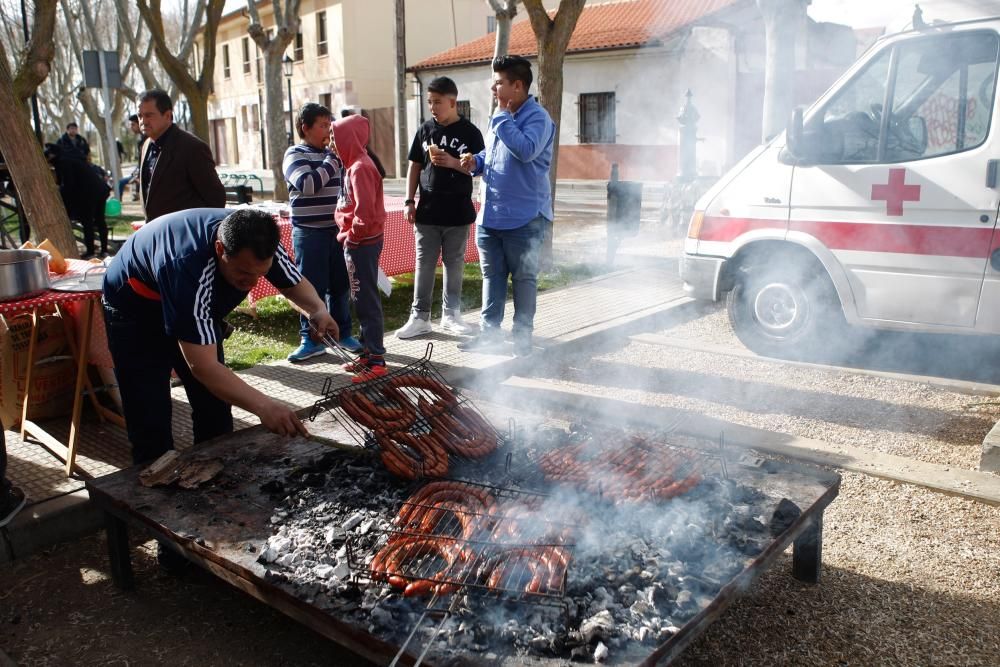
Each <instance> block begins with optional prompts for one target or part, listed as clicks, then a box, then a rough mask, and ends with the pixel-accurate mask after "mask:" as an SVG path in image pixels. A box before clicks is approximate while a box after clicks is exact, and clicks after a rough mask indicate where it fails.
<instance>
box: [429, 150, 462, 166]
mask: <svg viewBox="0 0 1000 667" xmlns="http://www.w3.org/2000/svg"><path fill="white" fill-rule="evenodd" d="M431 164H433V165H434V166H435V167H445V168H447V169H461V168H462V162H461V160H459V159H458V158H457V157H452V156H451V154H450V153H448V152H447V151H432V152H431Z"/></svg>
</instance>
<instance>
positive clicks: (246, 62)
mask: <svg viewBox="0 0 1000 667" xmlns="http://www.w3.org/2000/svg"><path fill="white" fill-rule="evenodd" d="M243 73H244V74H249V73H250V38H249V37H244V38H243Z"/></svg>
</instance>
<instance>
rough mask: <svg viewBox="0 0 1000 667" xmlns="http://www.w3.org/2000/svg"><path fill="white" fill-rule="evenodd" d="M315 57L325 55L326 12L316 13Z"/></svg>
mask: <svg viewBox="0 0 1000 667" xmlns="http://www.w3.org/2000/svg"><path fill="white" fill-rule="evenodd" d="M316 55H319V56H325V55H326V12H316Z"/></svg>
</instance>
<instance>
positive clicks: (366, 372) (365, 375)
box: [351, 363, 389, 384]
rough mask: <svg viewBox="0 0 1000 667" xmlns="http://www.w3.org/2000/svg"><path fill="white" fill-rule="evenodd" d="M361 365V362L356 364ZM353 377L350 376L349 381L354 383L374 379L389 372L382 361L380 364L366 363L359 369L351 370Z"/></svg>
mask: <svg viewBox="0 0 1000 667" xmlns="http://www.w3.org/2000/svg"><path fill="white" fill-rule="evenodd" d="M358 365H359V366H361V364H358ZM353 372H354V374H355V375H354V377H353V378H351V382H352V383H354V384H361V383H362V382H368V380H376V379H378V378H380V377H383V376H385V375H388V374H389V368H388V366H386V365H385V364H384V363H381V364H368V365H364V366H362V367H361V368H360V369H358V370H355V371H353Z"/></svg>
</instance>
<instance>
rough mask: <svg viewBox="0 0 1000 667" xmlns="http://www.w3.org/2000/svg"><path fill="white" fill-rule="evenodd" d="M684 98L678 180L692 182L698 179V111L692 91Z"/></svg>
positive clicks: (678, 126)
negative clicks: (692, 98) (693, 102)
mask: <svg viewBox="0 0 1000 667" xmlns="http://www.w3.org/2000/svg"><path fill="white" fill-rule="evenodd" d="M684 96H685V97H686V98H687V99H686V100H685V101H684V106H682V107H681V110H680V112H679V113H678V114H677V146H678V149H677V153H678V156H677V158H678V159H677V180H678V181H683V182H690V181H693V180H694V179H696V178H698V119H699V118H700V117H701V116H700V115H699V114H698V110H697V109H695V108H694V105H693V104H691V97H692V95H691V91H690V90H688V91H687V92H686V93H685V94H684Z"/></svg>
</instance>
